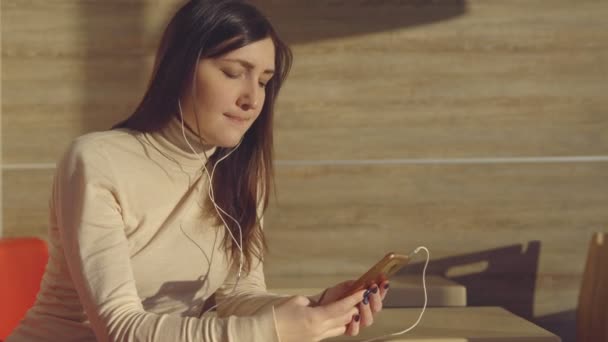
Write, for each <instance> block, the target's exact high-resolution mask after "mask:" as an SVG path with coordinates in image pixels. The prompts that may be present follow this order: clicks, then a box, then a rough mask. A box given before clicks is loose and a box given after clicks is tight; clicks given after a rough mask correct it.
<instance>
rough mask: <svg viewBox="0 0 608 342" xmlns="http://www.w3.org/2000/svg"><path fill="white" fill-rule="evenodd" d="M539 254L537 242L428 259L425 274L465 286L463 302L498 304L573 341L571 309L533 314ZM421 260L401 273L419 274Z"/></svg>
mask: <svg viewBox="0 0 608 342" xmlns="http://www.w3.org/2000/svg"><path fill="white" fill-rule="evenodd" d="M539 256H540V241H530V242H528V244H527V246H526V245H519V244H518V245H511V246H505V247H501V248H496V249H491V250H486V251H480V252H475V253H470V254H463V255H458V256H454V257H449V258H443V259H436V260H432V261H431V262H430V263H429V266H428V268H427V274H428V275H431V274H432V275H438V276H441V277H445V278H448V279H451V280H453V281H455V282H457V283H459V284H462V285H464V286H465V287H466V289H467V305H469V306H500V307H503V308H505V309H507V310H509V311H511V312H512V313H514V314H516V315H518V316H521V317H523V318H525V319H527V320H530V321H532V322H534V323H535V324H537V325H539V326H541V327H543V328H545V329H547V330H549V331H551V332H552V333H554V334H556V335H558V336H560V337H561V338H562V341H563V342H574V341H575V332H576V314H575V312H574V311H568V312H563V313H559V314H555V315H549V316H543V317H534V311H533V310H534V292H535V289H536V277H537V273H538V262H539ZM423 267H424V262H422V263H416V264H412V265H410V266H408V267H406V268H405V269H404V270H403V271H402V274H421V273H422V268H423Z"/></svg>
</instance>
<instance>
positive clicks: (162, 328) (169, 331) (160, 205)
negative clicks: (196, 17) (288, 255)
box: [7, 118, 285, 342]
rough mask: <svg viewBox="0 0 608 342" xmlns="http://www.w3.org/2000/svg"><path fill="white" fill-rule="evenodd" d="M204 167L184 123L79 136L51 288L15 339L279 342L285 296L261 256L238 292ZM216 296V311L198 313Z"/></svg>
mask: <svg viewBox="0 0 608 342" xmlns="http://www.w3.org/2000/svg"><path fill="white" fill-rule="evenodd" d="M186 136H187V137H188V141H189V142H190V144H191V145H192V146H193V147H194V148H195V150H196V151H197V153H198V154H199V157H200V158H202V159H204V155H203V153H202V150H203V148H204V146H203V145H201V144H200V143H199V141H198V138H197V137H196V135H194V134H193V133H191V132H190V131H188V130H187V129H186ZM212 152H213V151H207V155H210V153H212ZM201 168H202V166H201V161H200V160H199V158H198V157H197V155H196V154H195V153H193V152H192V151H191V150H190V148H189V147H188V146H187V145H186V143H185V141H184V137H183V136H182V130H181V123H180V121H179V120H178V119H177V118H174V119H172V120H171V122H170V124H169V125H168V126H167V127H166V128H165V129H163V130H162V131H160V132H156V133H140V132H134V131H130V130H126V129H119V130H110V131H104V132H95V133H90V134H86V135H83V136H81V137H79V138H77V139H76V140H75V141H74V142H73V143H72V144H71V145H70V147H69V148H68V149H67V151H66V153H65V155H64V157H63V158H62V159H61V161H60V162H59V163H58V165H57V171H56V175H55V179H54V184H53V191H52V196H51V199H50V216H49V237H48V238H49V250H50V258H49V262H48V265H47V268H46V271H45V274H44V277H43V280H42V284H41V289H40V292H39V294H38V297H37V300H36V303H35V305H34V306H33V307H32V308H31V309H30V310H29V311H28V313H27V315H26V317H25V319H24V320H23V321H22V322H21V324H20V325H19V326H18V327H17V328H16V329H15V331H14V332H13V334H12V335H11V336H9V338H8V340H7V342H19V341H53V342H55V341H62V342H65V341H95V340H97V341H130V342H135V341H172V342H179V341H184V342H185V341H263V342H272V341H279V337H278V333H277V331H276V325H275V324H276V321H275V318H274V305H276V304H277V303H278V302H279V301H282V300H284V298H285V297H283V296H279V295H273V294H268V293H267V292H266V285H265V282H264V274H263V264H262V263H261V262H257V263H255V264H254V265H256V266H255V267H254V268H253V269H252V271H251V272H250V273H249V274H246V273H245V272H243V274H244V275H243V276H242V278H241V280H240V281H239V283H238V286H237V287H236V290H235V291H234V292H233V291H232V289H233V284H234V282H235V280H236V269H237V268H238V261H237V262H235V263H234V264H232V263H230V262H229V260H228V259H227V257H226V254H225V253H224V251H223V250H222V249H221V248H220V246H222V240H223V237H224V233H225V230H224V228H223V227H221V226H217V225H214V224H213V223H212V219H210V218H208V217H204V216H203V205H204V203H205V201H204V198H205V196H206V193H207V189H208V185H209V184H208V179H207V177H206V176H203V174H202V173H201ZM216 191H217V190H216ZM258 261H259V260H258ZM214 293H215V295H216V301H217V302H218V303H219V306H218V308H217V315H216V316H213V315H204V316H202V318H199V316H200V314H201V312H202V308H203V304H204V302H205V300H206V299H207V298H208V297H210V296H211V295H212V294H214Z"/></svg>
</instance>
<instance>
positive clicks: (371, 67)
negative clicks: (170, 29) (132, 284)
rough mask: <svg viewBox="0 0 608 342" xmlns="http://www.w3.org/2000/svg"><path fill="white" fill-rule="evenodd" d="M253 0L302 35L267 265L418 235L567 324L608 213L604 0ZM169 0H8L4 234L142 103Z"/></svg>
mask: <svg viewBox="0 0 608 342" xmlns="http://www.w3.org/2000/svg"><path fill="white" fill-rule="evenodd" d="M255 3H256V4H257V5H259V7H260V8H262V9H263V10H264V12H265V13H267V15H268V16H269V17H270V18H271V20H272V21H273V22H274V23H275V25H276V27H277V29H278V31H279V33H280V34H281V35H282V36H283V37H284V38H285V39H286V40H287V42H288V43H290V44H291V46H292V48H293V50H294V53H295V64H294V67H293V70H292V74H291V76H290V79H289V80H288V82H287V84H286V86H285V88H284V90H283V92H282V95H281V96H280V99H279V103H278V115H277V118H276V123H275V127H276V152H277V153H276V155H277V159H278V160H277V195H278V196H277V198H275V200H274V201H273V203H272V206H271V208H270V210H269V212H268V214H267V218H266V231H267V235H268V240H269V244H270V254H269V256H268V261H267V266H266V268H267V276H268V277H270V278H271V277H273V276H275V277H276V276H293V277H302V276H314V275H327V274H338V275H343V276H344V277H345V278H352V277H356V276H357V275H358V274H359V273H360V272H362V271H364V270H365V269H366V268H367V267H368V266H370V265H371V264H372V263H373V262H375V261H376V260H377V259H378V258H379V257H381V256H382V255H384V254H385V253H386V252H387V251H389V250H394V251H397V252H403V253H408V252H409V251H410V250H411V249H413V248H415V247H416V246H418V245H421V244H422V245H425V246H427V247H429V249H430V250H431V253H432V262H431V266H430V271H431V273H434V274H440V275H443V276H446V277H449V278H451V279H454V280H456V281H459V282H461V283H463V284H464V285H466V286H467V290H468V299H469V305H500V306H504V307H506V308H507V309H509V310H511V311H512V312H514V313H516V314H519V315H521V316H523V317H525V318H527V319H530V320H532V321H534V322H536V323H537V324H540V325H541V326H544V327H546V328H547V329H549V330H551V331H553V332H555V333H557V334H559V335H560V336H562V338H564V341H573V337H572V336H573V334H574V319H575V315H574V309H575V307H576V305H577V296H578V291H579V285H580V279H581V274H582V271H583V265H584V261H585V255H586V249H587V244H588V241H589V238H590V236H591V232H593V231H598V230H604V231H606V230H608V134H607V132H608V109H607V108H608V97H607V96H606V93H607V90H608V21H607V20H606V17H607V16H608V2H605V1H597V0H580V1H576V2H574V1H570V0H552V1H544V0H525V1H523V0H509V1H505V0H500V1H498V0H400V1H399V0H384V1H382V0H377V1H374V0H349V1H347V0H341V1H340V0H333V1H332V0H325V1H320V0H307V1H296V0H285V1H271V0H258V1H255ZM180 4H181V1H178V0H136V1H135V0H108V1H83V0H54V1H46V0H27V1H25V0H2V3H1V11H2V13H1V25H2V117H1V118H2V124H1V127H2V139H1V143H2V226H1V230H0V231H1V234H2V236H3V237H13V236H26V235H27V236H39V237H42V238H46V229H47V216H48V199H49V194H50V187H51V182H52V177H53V174H54V168H55V162H56V161H57V159H58V158H59V156H60V155H61V153H62V152H63V151H64V149H65V148H66V146H67V144H68V143H69V142H70V141H71V140H72V139H74V138H75V137H77V136H79V135H81V134H83V133H85V132H89V131H94V130H104V129H108V128H109V127H110V126H111V125H112V124H113V123H115V122H117V121H119V120H120V119H122V118H125V117H126V116H127V115H129V114H130V112H131V111H132V110H133V109H134V106H135V105H136V104H137V102H138V101H139V100H140V98H141V96H142V94H143V91H144V89H145V85H146V82H147V80H148V77H149V73H150V69H151V65H152V62H153V57H154V53H155V49H156V45H157V43H158V39H159V36H160V34H161V32H162V29H163V28H164V26H165V25H166V23H167V21H168V19H169V16H170V15H172V14H173V12H174V11H175V9H176V8H177V6H178V5H180ZM421 261H422V260H420V262H421ZM420 262H418V263H415V264H414V265H413V266H412V267H410V268H409V269H408V270H407V272H410V273H419V272H420V270H421V267H420V265H421V263H420Z"/></svg>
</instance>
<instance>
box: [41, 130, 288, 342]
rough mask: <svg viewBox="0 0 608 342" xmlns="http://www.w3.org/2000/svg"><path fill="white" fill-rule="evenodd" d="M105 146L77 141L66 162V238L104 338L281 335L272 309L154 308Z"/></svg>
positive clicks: (62, 207)
mask: <svg viewBox="0 0 608 342" xmlns="http://www.w3.org/2000/svg"><path fill="white" fill-rule="evenodd" d="M102 148H103V145H99V144H95V143H93V142H92V141H90V140H84V141H82V140H81V139H77V140H76V141H75V142H74V143H73V144H72V145H71V147H70V148H69V149H68V151H67V153H66V154H65V155H64V157H63V159H62V160H61V161H60V163H59V164H58V168H57V174H56V178H55V183H54V187H53V201H54V202H55V210H56V215H57V223H58V226H59V230H60V236H61V244H62V246H63V250H64V253H65V258H66V260H67V265H68V269H69V272H70V275H71V278H72V281H73V283H74V286H75V288H76V291H77V292H78V296H79V298H80V301H81V303H82V305H83V308H84V310H85V312H86V314H87V317H88V319H89V322H90V325H91V328H92V329H93V331H94V334H95V336H96V338H97V340H98V341H104V342H105V341H178V342H186V341H208V342H211V341H260V342H261V341H264V342H266V341H278V337H277V335H276V327H275V321H274V312H273V309H272V307H271V308H268V309H266V310H260V311H258V312H257V313H256V315H253V316H248V317H237V316H227V317H212V316H211V317H203V318H195V317H181V316H177V315H167V314H154V313H150V312H146V311H145V310H144V308H143V305H142V303H141V299H140V298H139V296H138V294H137V289H136V287H135V280H134V276H133V271H132V268H131V263H130V253H129V242H128V240H127V238H126V235H125V230H124V223H123V220H122V213H121V206H120V203H119V201H118V199H117V198H118V197H117V196H116V194H117V183H116V180H115V178H114V175H113V173H112V169H111V163H110V161H109V160H108V158H107V157H106V156H105V154H104V152H103V149H102Z"/></svg>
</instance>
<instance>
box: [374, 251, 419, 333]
mask: <svg viewBox="0 0 608 342" xmlns="http://www.w3.org/2000/svg"><path fill="white" fill-rule="evenodd" d="M420 250H424V251H425V252H426V262H425V263H424V268H423V269H422V288H423V289H424V305H423V306H422V311H420V315H419V316H418V319H417V320H416V322H414V324H413V325H412V326H410V327H409V328H407V329H405V330H403V331H399V332H396V333H393V334H388V335H384V336H379V337H374V338H371V339H367V340H364V341H362V342H372V341H378V340H383V339H386V338H388V337H393V336H399V335H403V334H405V333H407V332H409V331H411V330H412V329H414V328H415V327H416V326H417V325H418V323H420V320H422V315H424V311H425V310H426V306H427V304H428V296H427V291H426V268H427V266H428V265H429V260H430V259H431V253H430V252H429V250H428V249H427V248H426V247H424V246H420V247H418V248H416V249H415V250H414V251H413V252H412V253H410V254H409V256H410V257H412V256H413V255H414V254H418V252H420Z"/></svg>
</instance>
